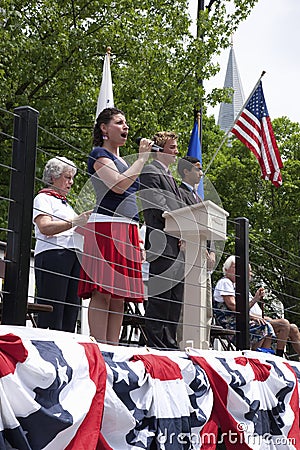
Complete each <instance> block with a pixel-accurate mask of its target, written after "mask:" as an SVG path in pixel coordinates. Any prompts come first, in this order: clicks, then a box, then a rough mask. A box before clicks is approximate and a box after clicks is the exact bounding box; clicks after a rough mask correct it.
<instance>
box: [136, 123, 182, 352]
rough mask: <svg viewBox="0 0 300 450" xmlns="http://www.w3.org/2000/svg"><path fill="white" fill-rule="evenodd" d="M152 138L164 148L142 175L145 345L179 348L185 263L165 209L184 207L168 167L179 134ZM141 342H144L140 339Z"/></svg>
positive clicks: (162, 133)
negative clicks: (168, 229) (167, 229)
mask: <svg viewBox="0 0 300 450" xmlns="http://www.w3.org/2000/svg"><path fill="white" fill-rule="evenodd" d="M153 141H154V143H155V144H156V145H158V146H160V147H162V148H163V151H162V152H156V153H153V161H152V162H151V164H148V165H146V166H144V169H143V171H142V173H141V175H140V186H141V187H140V189H141V190H140V198H141V201H142V208H143V213H144V220H145V223H146V243H145V244H146V245H145V248H146V251H147V261H148V262H149V263H150V265H149V275H150V277H149V282H148V301H147V304H146V310H145V318H146V320H145V333H146V336H147V342H146V344H147V345H149V346H151V347H158V348H178V344H177V340H176V330H177V324H178V320H179V316H180V311H181V306H182V300H183V283H182V280H183V278H184V263H183V258H182V256H181V252H180V241H179V239H178V238H176V237H174V236H171V235H169V234H167V233H165V232H164V228H165V219H164V218H163V217H162V214H163V213H164V212H165V211H174V210H175V209H178V208H181V207H182V206H183V204H182V202H181V199H180V194H179V189H178V186H177V184H176V181H175V180H174V178H173V177H172V175H171V173H170V171H169V166H170V165H171V164H172V163H174V162H175V161H176V156H177V154H178V150H177V136H176V134H175V133H173V132H164V131H163V132H159V133H157V134H156V135H155V136H154V138H153ZM141 343H142V342H141Z"/></svg>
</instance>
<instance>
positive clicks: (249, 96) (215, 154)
mask: <svg viewBox="0 0 300 450" xmlns="http://www.w3.org/2000/svg"><path fill="white" fill-rule="evenodd" d="M265 73H266V72H265V71H264V70H263V71H262V73H261V75H260V77H259V79H258V81H257V83H256V85H255V86H254V88H253V89H252V91H251V93H250V95H248V98H247V100H246V101H245V102H244V104H243V106H242V107H241V109H240V112H239V113H238V115H237V116H236V118H235V119H234V122H233V124H232V125H231V127H230V128H229V130H228V131H227V132H226V134H225V136H224V137H223V139H222V142H221V144H220V145H219V147H218V148H217V150H216V151H215V153H214V155H213V157H212V159H211V160H210V162H209V164H208V165H207V166H206V169H205V172H204V174H203V175H205V174H206V172H207V171H208V169H209V168H210V166H211V165H212V163H213V161H214V159H215V157H216V156H217V154H218V153H219V151H220V149H221V148H222V147H223V145H224V143H225V141H226V140H227V138H228V136H229V134H230V133H231V130H232V128H233V127H234V125H235V124H236V122H237V121H238V119H239V118H240V115H241V114H242V112H243V111H244V109H245V106H246V105H247V103H248V101H249V99H250V98H251V97H252V94H253V93H254V91H255V89H256V88H257V86H258V85H259V83H260V80H261V79H262V77H263V76H264V74H265Z"/></svg>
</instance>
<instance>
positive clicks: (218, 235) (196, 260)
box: [163, 200, 229, 349]
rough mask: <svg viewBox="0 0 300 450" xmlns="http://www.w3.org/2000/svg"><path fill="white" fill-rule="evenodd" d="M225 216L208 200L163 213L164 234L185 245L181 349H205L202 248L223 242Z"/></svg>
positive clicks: (205, 305)
mask: <svg viewBox="0 0 300 450" xmlns="http://www.w3.org/2000/svg"><path fill="white" fill-rule="evenodd" d="M228 215H229V214H228V212H227V211H225V210H224V209H222V208H221V207H220V206H218V205H216V204H215V203H213V202H212V201H210V200H206V201H203V202H201V203H197V204H195V205H191V206H186V207H183V208H180V209H176V210H175V211H166V212H164V213H163V217H164V218H165V229H164V231H165V232H166V233H168V234H170V235H172V236H176V237H177V238H179V239H182V240H183V241H184V242H185V243H184V247H185V283H184V302H183V340H182V342H181V344H180V347H181V348H182V349H184V348H185V347H194V348H199V349H208V348H209V342H208V340H207V327H209V326H210V324H209V320H208V318H207V301H206V283H207V276H208V275H207V269H206V247H207V240H213V241H220V240H222V241H224V240H226V229H227V227H226V220H227V217H228Z"/></svg>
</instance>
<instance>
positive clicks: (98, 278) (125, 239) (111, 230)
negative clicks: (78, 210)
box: [78, 222, 144, 302]
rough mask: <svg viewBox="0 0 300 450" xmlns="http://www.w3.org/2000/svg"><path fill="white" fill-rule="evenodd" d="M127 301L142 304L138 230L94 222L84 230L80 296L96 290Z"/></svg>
mask: <svg viewBox="0 0 300 450" xmlns="http://www.w3.org/2000/svg"><path fill="white" fill-rule="evenodd" d="M95 289H96V290H97V291H99V292H102V293H105V294H111V295H112V297H113V298H124V299H125V301H128V302H130V301H132V302H143V301H144V286H143V280H142V268H141V252H140V248H139V233H138V226H137V225H134V224H129V223H123V222H91V223H87V225H86V226H85V229H84V250H83V255H82V261H81V270H80V281H79V284H78V295H79V297H81V298H90V297H91V294H92V292H93V291H94V290H95Z"/></svg>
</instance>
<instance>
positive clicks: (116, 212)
mask: <svg viewBox="0 0 300 450" xmlns="http://www.w3.org/2000/svg"><path fill="white" fill-rule="evenodd" d="M101 157H104V158H109V159H111V160H112V161H113V162H114V164H115V166H116V168H117V170H118V171H119V173H123V172H125V171H126V170H127V169H128V166H126V165H125V164H124V163H123V162H122V161H120V160H119V159H118V158H117V157H116V156H115V155H114V154H113V153H110V152H109V151H108V150H106V149H105V148H103V147H95V148H93V150H92V151H91V153H90V155H89V158H88V172H89V174H90V176H91V181H92V184H93V187H94V190H95V193H96V197H97V206H96V208H95V210H94V212H96V213H99V214H105V215H106V216H114V217H127V218H129V219H133V220H136V221H139V215H138V208H137V203H136V196H135V193H136V191H137V190H138V189H139V186H140V183H139V179H138V178H137V179H136V181H134V183H133V184H132V185H131V186H130V187H129V188H128V189H127V190H126V191H125V192H124V193H123V194H117V193H116V192H113V191H112V190H111V189H109V188H108V187H107V185H106V184H105V183H104V182H103V181H101V180H100V178H99V176H98V175H97V173H96V171H95V169H94V163H95V161H96V160H97V159H98V158H101Z"/></svg>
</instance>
